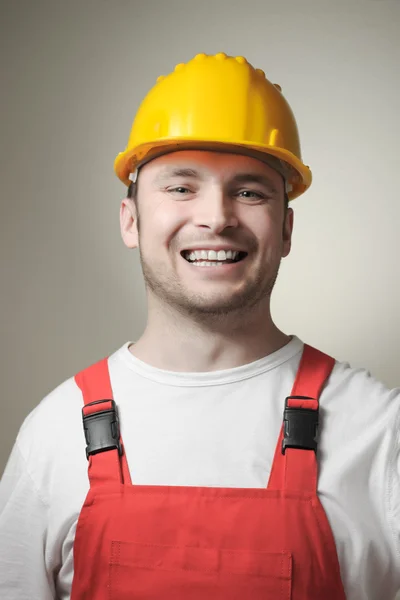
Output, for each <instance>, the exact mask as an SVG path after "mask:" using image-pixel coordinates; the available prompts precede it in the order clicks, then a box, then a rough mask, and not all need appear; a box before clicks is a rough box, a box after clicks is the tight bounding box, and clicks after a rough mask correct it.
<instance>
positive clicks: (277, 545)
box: [0, 53, 400, 600]
mask: <svg viewBox="0 0 400 600" xmlns="http://www.w3.org/2000/svg"><path fill="white" fill-rule="evenodd" d="M115 170H116V173H117V175H118V177H119V178H120V179H121V180H122V181H123V182H124V183H125V184H126V186H127V187H128V192H127V196H126V198H124V200H123V201H122V204H121V211H120V220H121V233H122V237H123V240H124V242H125V244H126V246H127V247H128V248H132V249H133V248H137V249H138V250H139V252H140V260H141V265H142V269H143V275H144V279H145V283H146V291H147V300H148V319H147V324H146V327H145V330H144V333H143V335H142V336H141V337H140V339H139V340H137V341H136V342H135V343H132V342H127V343H125V344H124V345H123V346H122V348H120V349H119V350H118V351H117V352H115V353H114V354H112V355H111V356H110V357H109V358H108V359H103V360H101V361H100V362H98V363H96V364H95V365H92V366H91V367H89V368H87V369H85V370H83V371H82V372H80V373H79V374H78V375H76V377H75V378H73V379H70V380H68V381H66V382H64V383H63V384H62V385H61V386H59V387H58V388H57V389H56V390H55V391H54V392H53V393H52V394H50V395H49V396H48V397H46V398H45V399H44V400H43V401H42V402H41V403H40V404H39V406H38V407H37V408H36V409H35V410H34V411H33V412H32V413H31V415H29V417H28V418H27V419H26V421H25V423H24V424H23V426H22V427H21V430H20V432H19V435H18V439H17V441H16V444H15V446H14V449H13V452H12V455H11V457H10V460H9V463H8V466H7V469H6V472H5V474H4V477H3V480H2V484H1V495H0V511H1V512H0V530H1V538H0V539H1V542H0V552H1V566H0V591H1V597H4V598H7V599H8V600H17V599H18V600H22V599H25V598H40V599H41V600H47V599H54V598H59V599H60V600H66V599H68V598H72V600H86V599H90V600H116V599H118V600H128V599H129V600H132V599H138V600H139V599H141V600H145V599H146V600H152V599H154V600H156V599H157V600H158V599H161V598H165V599H167V598H168V599H171V600H172V599H173V600H187V599H188V598H190V599H191V600H204V598H207V599H208V600H243V599H251V600H284V599H285V600H289V599H290V598H292V599H293V600H322V599H324V600H345V598H347V600H383V599H384V600H393V599H394V598H395V596H396V592H397V591H398V590H399V589H400V561H399V556H400V541H399V540H400V535H399V534H400V522H399V519H400V503H399V499H400V477H399V468H398V465H399V464H400V461H399V444H398V433H397V432H398V426H397V425H396V423H398V414H399V403H400V393H399V390H388V389H386V388H385V386H384V385H382V384H381V383H380V382H378V381H376V380H375V379H373V378H372V377H371V376H370V375H369V374H368V373H367V372H366V371H364V370H360V369H358V370H356V369H352V368H351V367H350V366H349V365H348V364H345V363H339V362H337V361H335V360H334V359H333V358H331V357H329V356H327V355H326V354H324V353H322V352H320V351H318V350H317V349H315V348H312V347H310V346H309V345H307V344H305V343H303V342H302V341H301V340H300V339H299V338H298V337H296V336H295V335H287V334H286V333H284V332H282V331H281V330H279V328H278V327H277V326H276V325H275V323H274V321H273V317H272V315H271V310H270V301H271V294H272V291H273V288H274V284H275V281H276V278H277V276H278V271H279V266H280V262H281V260H282V259H283V258H285V257H286V256H287V255H288V254H289V252H290V249H291V236H292V230H293V210H292V208H291V206H290V205H289V202H291V201H292V200H294V199H295V198H296V197H298V196H299V195H300V194H302V193H303V192H304V191H306V189H307V188H308V187H309V185H310V184H311V173H310V170H309V168H308V167H307V166H306V165H304V164H303V162H302V159H301V154H300V143H299V139H298V132H297V126H296V122H295V120H294V116H293V113H292V111H291V109H290V107H289V105H288V103H287V102H286V100H285V99H284V97H283V95H282V93H281V89H280V87H279V86H277V85H275V84H272V83H271V82H269V81H268V80H267V79H266V77H265V74H264V73H263V72H262V71H261V70H259V69H254V68H253V67H252V66H251V65H250V64H248V62H247V61H246V60H245V59H244V58H243V57H235V58H234V57H227V56H226V55H225V54H222V53H221V54H217V55H216V56H206V55H205V54H200V55H198V56H196V57H195V58H194V59H193V60H192V61H190V62H189V63H188V64H186V65H183V64H180V65H177V66H176V67H175V70H174V72H173V73H171V74H170V75H168V76H167V77H161V78H159V80H158V82H157V85H156V86H155V87H154V88H153V89H152V90H151V91H150V92H149V93H148V95H147V96H146V98H145V99H144V101H143V103H142V105H141V106H140V108H139V111H138V113H137V115H136V117H135V120H134V123H133V127H132V131H131V135H130V137H129V141H128V145H127V148H126V149H125V151H124V152H122V153H120V154H119V155H118V157H117V159H116V162H115ZM312 309H313V310H315V307H312ZM321 416H322V417H323V419H321V418H320V417H321ZM82 421H83V422H82ZM86 458H87V459H88V460H86Z"/></svg>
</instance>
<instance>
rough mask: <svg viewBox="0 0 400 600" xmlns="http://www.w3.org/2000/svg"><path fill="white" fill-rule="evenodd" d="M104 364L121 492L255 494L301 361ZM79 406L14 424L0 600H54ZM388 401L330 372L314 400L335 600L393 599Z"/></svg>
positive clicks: (295, 347)
mask: <svg viewBox="0 0 400 600" xmlns="http://www.w3.org/2000/svg"><path fill="white" fill-rule="evenodd" d="M128 346H129V344H128V343H127V344H125V345H124V346H123V347H122V348H121V349H119V350H118V351H117V352H116V353H115V354H113V355H112V356H111V358H110V361H109V368H110V376H111V383H112V387H113V391H114V398H115V401H116V403H117V405H118V407H119V413H120V420H121V432H122V436H123V440H124V443H125V448H126V453H127V459H128V463H129V467H130V472H131V477H132V483H133V484H138V485H140V484H149V485H184V486H192V485H193V486H214V487H220V486H223V487H243V488H249V487H253V488H265V487H266V486H267V483H268V478H269V473H270V469H271V464H272V459H273V455H274V451H275V446H276V443H277V440H278V435H279V431H280V428H281V425H282V418H283V406H284V399H285V397H286V396H288V395H289V394H290V392H291V389H292V386H293V382H294V378H295V375H296V372H297V368H298V365H299V362H300V358H301V352H302V349H303V344H302V342H301V341H300V340H299V339H298V338H296V337H293V338H292V340H291V341H290V342H289V344H287V345H286V346H285V347H284V348H282V349H281V350H278V351H277V352H275V353H273V354H271V355H269V356H267V357H265V358H262V359H261V360H257V361H255V362H253V363H250V364H247V365H243V366H241V367H237V368H234V369H227V370H223V371H214V372H208V373H174V372H169V371H163V370H160V369H156V368H153V367H151V366H149V365H147V364H145V363H143V362H141V361H140V360H138V359H136V358H135V357H133V356H132V355H131V353H130V352H129V350H128ZM82 405H83V401H82V395H81V392H80V390H79V389H78V387H77V386H76V384H75V381H74V379H69V380H68V381H66V382H64V383H63V384H62V385H61V386H59V387H58V388H57V389H56V390H54V391H53V392H52V393H51V394H50V395H49V396H47V397H46V398H45V399H44V400H43V401H42V402H41V403H40V404H39V406H38V407H37V408H36V409H35V410H34V411H33V412H32V413H31V414H30V415H29V416H28V417H27V419H26V420H25V422H24V424H23V426H22V428H21V430H20V432H19V435H18V438H17V441H16V444H15V446H14V449H13V451H12V454H11V457H10V460H9V463H8V466H7V468H6V471H5V474H4V476H3V479H2V483H1V487H0V597H1V598H4V599H7V600H28V599H29V600H36V599H37V600H48V599H54V598H59V599H62V600H66V599H68V598H69V595H70V588H71V582H72V576H73V560H72V549H73V540H74V533H75V528H76V522H77V518H78V515H79V512H80V508H81V506H82V503H83V501H84V498H85V496H86V493H87V491H88V477H87V461H86V456H85V439H84V434H83V428H82V420H81V409H82ZM399 405H400V390H392V391H390V390H388V389H387V388H386V387H385V386H384V385H383V384H381V383H379V382H378V381H376V380H375V379H373V378H372V377H371V376H370V375H369V374H368V373H367V372H366V371H364V370H361V369H352V368H351V367H349V365H347V364H344V363H336V365H335V368H334V371H333V373H332V375H331V377H330V379H329V381H328V384H327V386H326V387H325V389H324V391H323V394H322V396H321V410H320V421H321V433H320V444H319V451H318V457H319V463H320V475H319V481H318V492H319V496H320V499H321V501H322V504H323V506H324V508H325V510H326V513H327V516H328V519H329V521H330V523H331V526H332V530H333V533H334V537H335V540H336V546H337V551H338V555H339V561H340V565H341V573H342V579H343V583H344V587H345V591H346V595H347V599H348V600H367V599H368V600H393V599H394V597H395V596H396V593H397V591H398V590H400V475H399V473H400V462H399V447H400V444H399V431H400V429H399V414H400V411H399Z"/></svg>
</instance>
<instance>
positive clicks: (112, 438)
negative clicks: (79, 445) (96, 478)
mask: <svg viewBox="0 0 400 600" xmlns="http://www.w3.org/2000/svg"><path fill="white" fill-rule="evenodd" d="M104 403H107V404H109V403H111V408H105V409H104V410H99V411H98V412H94V413H92V414H85V412H84V411H85V409H86V408H87V407H88V406H94V405H96V404H104ZM82 415H83V429H84V432H85V439H86V444H87V446H86V458H87V459H89V456H91V455H92V454H98V453H99V452H106V451H107V450H113V449H117V450H118V454H119V455H120V456H121V455H122V447H121V443H120V441H119V440H120V430H119V419H118V412H117V406H116V404H115V402H114V400H96V401H95V402H90V403H89V404H86V405H85V406H84V407H83V409H82Z"/></svg>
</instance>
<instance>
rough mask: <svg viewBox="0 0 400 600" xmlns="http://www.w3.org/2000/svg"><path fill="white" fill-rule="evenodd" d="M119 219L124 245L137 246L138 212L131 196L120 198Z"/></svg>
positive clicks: (131, 247) (128, 246)
mask: <svg viewBox="0 0 400 600" xmlns="http://www.w3.org/2000/svg"><path fill="white" fill-rule="evenodd" d="M119 221H120V226H121V236H122V240H123V242H124V244H125V246H126V247H127V248H130V249H133V248H137V247H138V246H139V233H138V226H137V225H138V214H137V208H136V204H135V201H134V200H133V199H132V198H125V199H124V200H122V202H121V209H120V213H119Z"/></svg>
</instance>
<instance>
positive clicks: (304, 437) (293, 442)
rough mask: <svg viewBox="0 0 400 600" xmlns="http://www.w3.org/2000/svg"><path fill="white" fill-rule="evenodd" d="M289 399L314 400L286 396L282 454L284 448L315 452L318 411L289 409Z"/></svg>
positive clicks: (306, 397)
mask: <svg viewBox="0 0 400 600" xmlns="http://www.w3.org/2000/svg"><path fill="white" fill-rule="evenodd" d="M290 399H299V400H314V398H310V397H309V396H288V397H287V398H286V400H285V411H284V414H283V440H282V454H285V451H286V448H298V449H300V450H314V452H316V451H317V434H318V417H319V415H318V410H312V409H310V408H290V407H289V406H288V404H289V400H290Z"/></svg>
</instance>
